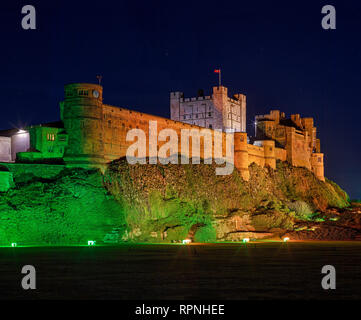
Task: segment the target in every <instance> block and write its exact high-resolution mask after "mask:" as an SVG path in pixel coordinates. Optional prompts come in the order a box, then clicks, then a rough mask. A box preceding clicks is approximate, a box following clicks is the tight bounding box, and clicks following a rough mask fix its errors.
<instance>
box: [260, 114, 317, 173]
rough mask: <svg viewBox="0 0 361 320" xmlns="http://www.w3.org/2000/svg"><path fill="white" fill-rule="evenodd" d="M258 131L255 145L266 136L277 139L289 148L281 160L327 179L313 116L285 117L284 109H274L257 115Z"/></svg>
mask: <svg viewBox="0 0 361 320" xmlns="http://www.w3.org/2000/svg"><path fill="white" fill-rule="evenodd" d="M255 131H256V132H255V137H256V138H255V141H254V144H256V145H257V144H258V143H259V144H262V142H258V141H264V140H265V139H271V140H273V141H275V142H276V145H277V146H279V147H281V148H283V149H284V150H286V153H285V155H284V156H283V159H282V160H285V161H287V162H289V163H291V164H292V165H293V166H296V167H305V168H307V169H309V170H312V171H313V172H314V173H315V175H316V176H317V177H318V178H319V179H321V180H324V167H323V153H321V151H320V148H321V147H320V140H319V139H317V135H316V133H317V129H316V127H314V121H313V118H301V117H300V115H299V114H293V115H291V117H290V118H286V115H285V113H284V112H280V111H279V110H272V111H271V112H270V113H269V114H266V115H258V116H256V118H255Z"/></svg>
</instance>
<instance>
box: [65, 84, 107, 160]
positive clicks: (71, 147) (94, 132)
mask: <svg viewBox="0 0 361 320" xmlns="http://www.w3.org/2000/svg"><path fill="white" fill-rule="evenodd" d="M102 104H103V88H102V87H101V86H100V85H96V84H89V83H75V84H68V85H66V86H65V99H64V102H63V103H62V104H61V107H62V110H61V116H62V120H63V122H64V127H65V130H66V131H67V133H68V134H69V143H68V147H67V149H66V152H65V156H64V161H65V162H66V163H67V164H68V165H72V166H97V165H99V164H103V163H104V145H103V136H102V134H103V124H102V118H103V113H102Z"/></svg>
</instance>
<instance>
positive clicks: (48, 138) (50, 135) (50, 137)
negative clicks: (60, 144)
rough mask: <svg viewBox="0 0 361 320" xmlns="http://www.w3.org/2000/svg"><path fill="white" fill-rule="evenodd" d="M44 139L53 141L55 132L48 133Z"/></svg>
mask: <svg viewBox="0 0 361 320" xmlns="http://www.w3.org/2000/svg"><path fill="white" fill-rule="evenodd" d="M46 139H47V140H48V141H55V134H53V133H48V134H47V135H46Z"/></svg>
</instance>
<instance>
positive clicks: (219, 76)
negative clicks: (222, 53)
mask: <svg viewBox="0 0 361 320" xmlns="http://www.w3.org/2000/svg"><path fill="white" fill-rule="evenodd" d="M221 80H222V78H221V69H219V73H218V84H219V86H221Z"/></svg>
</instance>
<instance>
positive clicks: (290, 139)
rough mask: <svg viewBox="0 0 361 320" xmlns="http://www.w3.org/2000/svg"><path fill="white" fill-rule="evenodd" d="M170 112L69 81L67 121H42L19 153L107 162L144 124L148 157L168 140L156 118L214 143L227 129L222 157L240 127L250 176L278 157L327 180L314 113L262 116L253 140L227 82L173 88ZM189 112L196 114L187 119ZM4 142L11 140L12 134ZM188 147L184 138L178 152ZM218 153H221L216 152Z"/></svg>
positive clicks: (237, 155) (242, 162)
mask: <svg viewBox="0 0 361 320" xmlns="http://www.w3.org/2000/svg"><path fill="white" fill-rule="evenodd" d="M170 111H171V118H172V119H167V118H162V117H158V116H153V115H149V114H145V113H142V112H137V111H133V110H128V109H125V108H121V107H116V106H111V105H107V104H104V103H103V88H102V87H101V86H100V85H96V84H87V83H76V84H69V85H66V86H65V99H64V101H62V102H60V117H61V122H60V123H61V124H62V125H61V126H60V125H59V127H58V128H54V127H53V128H51V129H39V127H40V126H37V129H36V130H35V129H33V130H31V129H29V132H30V136H31V138H30V142H31V143H30V145H31V148H29V150H22V151H30V152H25V153H19V154H18V160H22V159H23V160H24V159H25V160H29V159H31V158H33V160H36V155H35V153H37V152H38V153H40V154H41V158H42V159H52V158H58V157H61V158H62V159H63V160H64V162H65V164H66V165H68V166H81V167H83V166H98V167H104V165H106V163H109V162H110V161H112V160H115V159H119V158H121V157H125V156H126V153H127V150H128V148H129V146H131V145H132V144H133V143H134V141H133V140H132V141H127V139H126V137H127V133H128V132H129V131H130V130H131V129H141V130H143V132H144V133H145V135H146V138H147V141H149V145H148V144H147V152H146V156H147V157H149V156H150V155H151V154H152V150H151V149H154V148H155V149H156V150H159V149H160V148H161V147H162V146H163V145H164V144H165V143H167V139H158V138H156V139H155V140H152V141H150V140H151V139H150V134H149V132H150V123H151V122H153V124H154V123H156V129H155V130H156V133H157V136H158V135H159V133H160V132H162V130H163V129H173V130H174V131H175V132H176V133H177V135H178V137H180V136H181V131H182V129H188V130H190V131H192V130H193V129H196V130H195V131H199V130H201V129H203V128H207V129H208V131H209V132H211V135H212V144H213V145H214V137H215V131H214V130H213V129H218V130H222V133H221V136H222V141H223V145H222V150H221V151H220V152H221V154H222V156H225V154H226V152H225V151H226V150H225V146H226V143H225V140H226V137H227V133H226V132H227V131H231V132H234V165H235V167H236V168H237V169H238V170H239V171H240V173H241V175H242V177H243V178H244V179H245V180H248V179H249V171H248V167H249V165H250V164H251V163H253V162H255V163H257V164H258V165H260V166H262V167H264V166H269V167H271V168H273V169H275V168H276V160H281V161H288V162H289V163H291V164H292V165H294V166H303V167H306V168H308V169H309V170H312V171H313V172H314V173H315V175H316V176H317V177H318V178H319V179H321V180H324V176H323V154H322V153H320V142H319V140H318V139H316V128H314V126H313V120H312V118H304V119H301V118H300V117H299V115H294V116H292V117H291V120H289V121H291V122H288V123H287V122H286V119H285V117H284V114H282V113H280V112H279V111H272V112H271V113H270V114H269V115H264V116H257V117H256V121H257V134H256V138H255V139H254V141H252V144H250V143H248V142H247V139H248V137H247V133H246V132H245V131H246V97H245V96H244V95H241V94H239V95H235V97H234V98H229V97H228V95H227V88H225V87H215V88H213V95H212V97H203V96H200V97H198V98H191V99H184V98H183V96H182V94H181V93H180V92H173V93H171V100H170ZM197 114H198V117H197ZM200 114H201V115H200ZM186 115H190V116H191V117H188V119H187V117H186V118H184V116H186ZM182 117H183V119H182ZM229 120H230V121H229ZM292 124H293V125H292ZM62 127H63V128H62ZM43 128H44V127H43ZM49 134H51V135H54V139H53V140H52V141H48V135H49ZM0 136H1V133H0ZM51 137H53V136H51ZM4 141H5V142H4V143H8V141H7V140H6V139H4ZM178 141H180V139H179V140H178ZM204 141H205V140H204V139H203V138H202V139H201V140H200V149H201V153H200V157H201V158H203V157H204V153H203V147H204V143H205V142H204ZM192 143H193V140H192V139H190V143H189V150H188V155H189V156H192ZM32 148H33V149H35V150H31V149H32ZM182 152H183V151H182V149H181V147H180V143H179V145H178V146H177V149H176V154H177V155H180V154H182ZM213 152H214V150H213ZM182 155H183V154H182ZM3 157H5V156H3ZM213 157H214V158H216V156H215V154H214V155H213Z"/></svg>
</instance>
